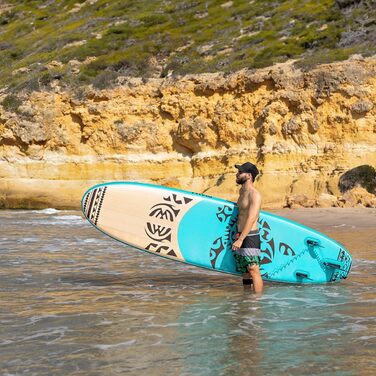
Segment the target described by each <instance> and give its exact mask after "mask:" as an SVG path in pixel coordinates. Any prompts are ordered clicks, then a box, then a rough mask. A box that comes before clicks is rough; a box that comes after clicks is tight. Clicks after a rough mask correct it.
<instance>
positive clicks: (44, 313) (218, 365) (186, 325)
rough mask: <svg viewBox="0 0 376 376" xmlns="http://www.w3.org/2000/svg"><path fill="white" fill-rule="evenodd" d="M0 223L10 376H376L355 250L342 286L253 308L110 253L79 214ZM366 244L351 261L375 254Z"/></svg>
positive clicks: (189, 272) (301, 289) (118, 248)
mask: <svg viewBox="0 0 376 376" xmlns="http://www.w3.org/2000/svg"><path fill="white" fill-rule="evenodd" d="M0 214H1V215H2V217H1V224H2V225H3V226H4V228H6V234H4V233H3V234H2V237H1V238H0V245H1V247H2V248H5V245H6V250H5V251H1V256H2V258H1V260H0V275H1V278H0V292H1V300H2V302H1V304H2V306H1V310H0V323H1V339H0V363H1V364H2V370H5V372H6V373H8V374H20V375H21V374H36V375H42V376H44V375H51V374H53V375H66V374H72V375H73V374H75V373H76V374H78V372H79V373H80V374H81V375H86V374H87V375H91V374H113V375H122V374H137V375H147V374H152V373H153V371H156V370H157V371H156V372H159V374H163V375H171V374H181V375H192V374H194V375H205V376H211V375H215V374H232V373H233V374H240V375H248V374H255V375H257V374H268V375H274V374H277V373H275V370H278V372H280V373H279V374H281V373H282V374H289V375H300V374H302V373H303V374H307V375H308V374H315V375H346V374H357V375H358V374H361V373H362V372H363V374H364V375H367V374H369V375H371V374H374V373H375V372H372V371H375V367H374V366H375V364H374V363H372V362H371V360H370V359H371V358H372V357H371V354H373V351H374V348H375V339H376V335H375V332H376V330H375V329H376V326H375V322H376V317H375V313H374V312H375V310H374V307H375V303H376V296H375V290H374V286H375V282H376V281H375V263H376V261H375V260H368V259H367V254H364V253H357V251H356V250H354V254H353V256H354V266H353V270H352V272H351V274H350V277H349V279H348V280H346V281H342V282H341V283H338V284H331V285H321V286H286V285H283V284H266V288H265V292H264V295H263V296H262V297H260V298H256V297H254V296H253V295H252V294H250V292H249V291H246V289H243V287H242V286H241V284H240V283H239V279H238V278H234V277H232V276H228V275H222V274H220V275H218V274H215V273H209V272H208V271H206V270H203V269H198V268H193V267H189V266H186V265H183V264H176V263H172V262H170V261H166V260H163V259H160V258H156V257H151V256H150V255H147V254H143V253H141V252H137V251H135V250H133V249H131V248H129V247H127V246H124V245H123V244H119V243H116V242H115V241H114V240H112V239H110V238H106V237H105V236H104V235H103V234H101V233H99V232H98V231H96V230H95V229H94V228H92V226H90V225H89V224H87V223H86V222H85V221H84V220H82V219H81V217H80V216H79V215H77V212H72V211H69V212H68V211H67V212H62V211H55V210H54V209H48V210H46V211H35V212H26V211H25V212H20V211H18V212H15V213H12V212H6V213H0ZM29 224H30V226H29ZM25 229H26V230H27V232H25ZM346 229H347V231H346V232H345V231H344V232H345V233H346V236H349V233H350V235H352V236H354V237H356V235H357V234H356V232H355V231H354V233H351V231H353V230H352V229H351V228H347V227H346ZM339 233H340V232H339ZM337 240H338V241H341V239H340V238H338V239H337ZM366 241H369V242H372V241H373V240H370V239H369V240H367V239H364V237H362V238H361V239H359V243H357V244H358V246H359V250H361V248H363V246H367V247H369V249H374V247H373V248H371V247H372V246H373V245H372V244H369V243H366V244H365V243H362V242H366ZM47 358H48V361H46V359H47ZM77 370H79V371H77ZM94 370H95V371H94ZM171 370H173V371H171Z"/></svg>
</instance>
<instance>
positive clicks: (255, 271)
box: [247, 264, 260, 275]
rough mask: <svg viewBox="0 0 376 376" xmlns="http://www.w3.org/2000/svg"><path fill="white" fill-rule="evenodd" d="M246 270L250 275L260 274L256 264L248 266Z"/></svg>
mask: <svg viewBox="0 0 376 376" xmlns="http://www.w3.org/2000/svg"><path fill="white" fill-rule="evenodd" d="M247 270H248V273H249V274H251V275H254V274H256V275H258V274H260V267H259V266H258V265H256V264H253V265H248V266H247Z"/></svg>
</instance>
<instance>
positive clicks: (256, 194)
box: [248, 188, 261, 198]
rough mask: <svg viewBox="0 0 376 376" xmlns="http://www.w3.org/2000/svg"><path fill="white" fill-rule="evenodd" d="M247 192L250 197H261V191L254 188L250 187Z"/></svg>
mask: <svg viewBox="0 0 376 376" xmlns="http://www.w3.org/2000/svg"><path fill="white" fill-rule="evenodd" d="M248 194H249V195H250V196H252V197H260V198H261V193H260V192H259V191H258V190H257V189H256V188H252V189H250V190H249V192H248Z"/></svg>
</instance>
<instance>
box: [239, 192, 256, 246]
mask: <svg viewBox="0 0 376 376" xmlns="http://www.w3.org/2000/svg"><path fill="white" fill-rule="evenodd" d="M260 208H261V195H260V194H259V193H256V194H254V195H253V197H252V201H251V205H250V206H249V208H248V213H247V221H246V222H245V225H244V228H243V231H242V233H241V234H240V236H239V239H240V240H241V241H243V240H244V239H245V238H246V237H247V235H248V234H249V232H250V231H251V230H252V228H253V226H254V225H255V222H256V221H257V220H258V217H259V213H260Z"/></svg>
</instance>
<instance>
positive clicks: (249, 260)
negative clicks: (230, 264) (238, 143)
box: [232, 162, 263, 293]
mask: <svg viewBox="0 0 376 376" xmlns="http://www.w3.org/2000/svg"><path fill="white" fill-rule="evenodd" d="M235 167H236V168H237V169H238V173H237V174H236V183H237V184H240V185H241V188H240V195H239V199H238V202H237V204H238V207H239V216H238V223H237V224H238V233H237V235H236V240H235V242H234V243H233V245H232V249H233V251H234V257H235V262H236V268H237V270H238V271H239V272H241V273H243V283H244V284H251V283H252V281H253V289H254V291H255V292H256V293H261V292H262V288H263V281H262V278H261V274H260V235H259V231H258V227H257V220H258V217H259V214H260V208H261V194H260V192H258V191H257V190H256V188H255V187H254V185H253V182H254V181H255V179H256V176H257V175H258V173H259V171H258V169H257V167H256V166H255V165H254V164H252V163H250V162H246V163H244V164H242V165H235ZM249 276H250V277H251V280H250V279H249Z"/></svg>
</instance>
